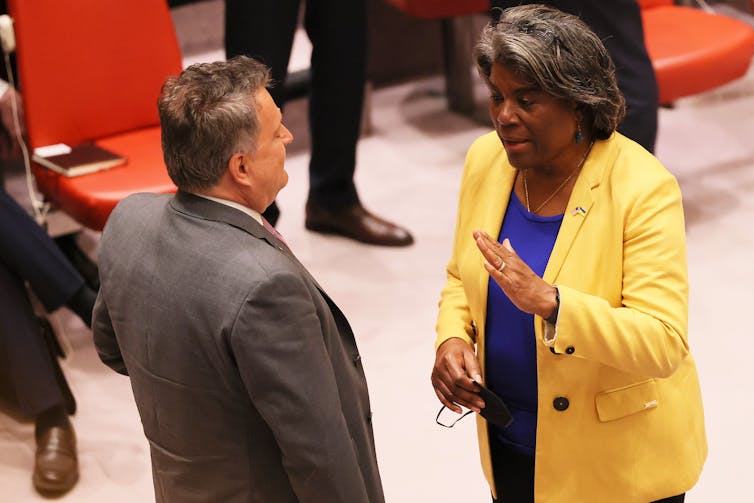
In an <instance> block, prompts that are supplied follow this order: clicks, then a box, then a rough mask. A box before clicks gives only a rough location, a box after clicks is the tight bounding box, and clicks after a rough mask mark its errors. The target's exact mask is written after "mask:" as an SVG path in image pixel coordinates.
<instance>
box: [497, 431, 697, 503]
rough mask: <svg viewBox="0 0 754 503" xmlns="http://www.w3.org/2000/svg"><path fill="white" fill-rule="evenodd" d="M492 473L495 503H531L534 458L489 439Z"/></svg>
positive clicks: (677, 499) (673, 502) (668, 502)
mask: <svg viewBox="0 0 754 503" xmlns="http://www.w3.org/2000/svg"><path fill="white" fill-rule="evenodd" d="M490 449H491V451H492V471H493V473H494V477H495V486H496V487H497V492H498V499H493V500H492V501H493V502H496V503H533V501H534V458H531V457H529V456H524V455H522V454H519V453H517V452H514V451H512V450H511V449H509V448H507V447H506V446H505V445H503V444H501V443H500V442H498V441H497V440H495V439H494V437H491V438H490ZM684 497H685V494H679V495H678V496H671V497H670V498H664V499H661V500H658V501H653V502H652V503H683V499H684Z"/></svg>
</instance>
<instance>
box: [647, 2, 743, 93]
mask: <svg viewBox="0 0 754 503" xmlns="http://www.w3.org/2000/svg"><path fill="white" fill-rule="evenodd" d="M639 3H640V4H641V6H642V18H643V20H644V39H645V43H646V45H647V51H648V52H649V56H650V58H651V59H652V64H653V65H654V69H655V74H656V75H657V84H658V87H659V90H660V103H663V104H667V103H672V102H673V101H675V100H677V99H678V98H682V97H684V96H690V95H693V94H698V93H701V92H704V91H709V90H711V89H714V88H716V87H718V86H721V85H723V84H726V83H728V82H730V81H732V80H735V79H737V78H739V77H742V76H743V75H744V74H745V73H746V71H747V69H748V68H749V65H750V64H751V59H752V56H754V29H752V28H751V26H749V25H748V24H746V23H744V22H742V21H739V20H736V19H732V18H729V17H726V16H722V15H719V14H711V13H708V12H704V11H702V10H699V9H692V8H688V7H681V6H676V5H673V2H672V0H640V2H639Z"/></svg>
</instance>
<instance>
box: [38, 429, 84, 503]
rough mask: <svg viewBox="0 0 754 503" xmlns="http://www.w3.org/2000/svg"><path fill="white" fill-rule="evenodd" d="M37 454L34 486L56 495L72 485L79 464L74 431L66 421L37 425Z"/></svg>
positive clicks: (41, 490) (77, 472) (77, 476)
mask: <svg viewBox="0 0 754 503" xmlns="http://www.w3.org/2000/svg"><path fill="white" fill-rule="evenodd" d="M35 438H36V440H37V453H36V456H35V458H34V475H33V476H32V479H31V480H32V482H33V483H34V488H35V489H36V490H37V491H39V493H40V494H42V495H44V496H59V495H61V494H63V493H66V492H68V491H70V490H71V488H73V486H75V485H76V482H77V481H78V479H79V463H78V457H77V455H76V434H75V433H74V431H73V426H72V425H71V423H70V422H69V421H67V420H66V422H65V424H64V425H55V426H45V427H39V426H38V427H37V429H36V431H35Z"/></svg>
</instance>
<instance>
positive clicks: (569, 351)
mask: <svg viewBox="0 0 754 503" xmlns="http://www.w3.org/2000/svg"><path fill="white" fill-rule="evenodd" d="M575 352H576V348H574V347H573V346H568V347H567V348H566V353H567V354H569V355H572V354H573V353H575Z"/></svg>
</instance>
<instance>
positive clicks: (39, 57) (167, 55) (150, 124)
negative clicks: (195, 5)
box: [8, 0, 182, 230]
mask: <svg viewBox="0 0 754 503" xmlns="http://www.w3.org/2000/svg"><path fill="white" fill-rule="evenodd" d="M8 7H9V12H10V14H11V16H12V17H13V19H14V28H15V31H16V40H17V46H18V56H17V57H18V60H17V61H18V71H19V81H20V87H21V91H22V94H23V98H24V106H25V111H26V125H27V131H28V136H29V143H30V146H31V147H32V148H36V147H40V146H44V145H50V144H54V143H66V144H69V145H76V144H78V143H81V142H85V141H94V142H95V143H97V144H100V145H102V146H103V147H105V148H108V149H110V150H112V151H114V152H117V153H119V154H122V155H124V156H125V157H126V158H127V163H126V164H125V165H124V166H118V167H115V168H112V169H109V170H105V171H100V172H97V173H93V174H89V175H84V176H80V177H75V178H66V177H64V176H61V175H58V174H55V173H53V172H50V171H49V170H47V169H45V168H43V167H41V166H37V165H35V166H33V170H34V174H35V177H36V178H37V185H38V187H39V189H40V191H41V192H42V193H43V194H44V195H45V197H46V198H48V199H49V200H50V201H52V202H53V203H54V204H55V205H57V206H59V207H60V208H61V209H62V210H63V211H65V212H66V213H69V214H70V215H71V216H72V217H74V218H75V219H76V220H77V221H79V222H80V223H81V224H83V225H84V226H86V227H89V228H92V229H96V230H100V229H102V227H103V226H104V224H105V221H106V220H107V217H108V215H109V214H110V211H112V209H113V207H114V206H115V205H116V204H117V203H118V201H120V200H121V199H122V198H123V197H125V196H127V195H128V194H131V193H134V192H161V193H165V192H172V191H175V186H174V185H173V183H172V182H171V181H170V179H169V178H168V176H167V173H166V170H165V166H164V163H163V160H162V151H161V147H160V130H159V119H158V116H157V97H158V95H159V92H160V87H161V85H162V83H163V81H164V80H165V78H166V77H168V76H169V75H175V74H178V73H179V72H180V71H181V69H182V60H181V53H180V49H179V46H178V41H177V39H176V36H175V31H174V29H173V24H172V19H171V17H170V12H169V10H168V7H167V4H166V2H165V0H127V1H124V0H68V1H65V2H64V1H60V0H34V1H29V0H10V1H9V5H8Z"/></svg>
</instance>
